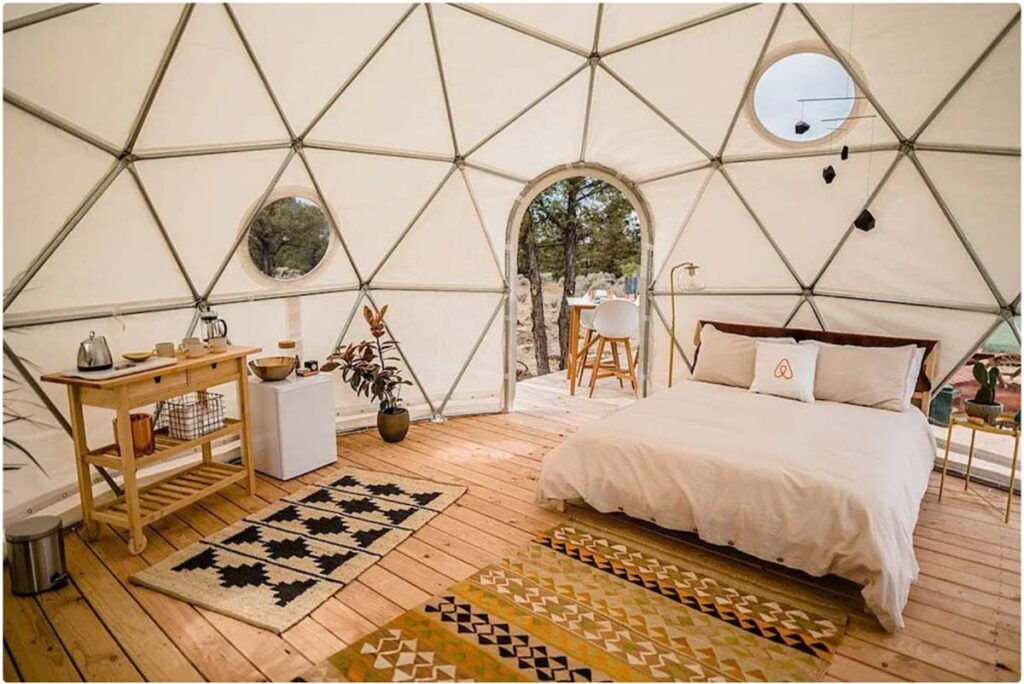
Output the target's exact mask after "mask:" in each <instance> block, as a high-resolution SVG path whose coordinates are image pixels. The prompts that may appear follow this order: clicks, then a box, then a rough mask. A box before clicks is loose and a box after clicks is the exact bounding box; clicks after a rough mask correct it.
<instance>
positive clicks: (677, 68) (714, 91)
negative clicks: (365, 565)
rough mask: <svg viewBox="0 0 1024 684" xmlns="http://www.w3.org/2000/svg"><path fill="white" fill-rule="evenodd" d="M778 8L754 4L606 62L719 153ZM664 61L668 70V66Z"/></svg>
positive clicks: (685, 128) (689, 131)
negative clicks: (669, 66)
mask: <svg viewBox="0 0 1024 684" xmlns="http://www.w3.org/2000/svg"><path fill="white" fill-rule="evenodd" d="M777 12H778V7H777V6H775V5H760V6H757V7H753V8H751V9H748V10H744V11H742V12H736V13H735V14H731V15H729V16H726V17H723V18H721V19H717V20H715V21H713V22H709V23H707V24H703V25H701V26H697V27H694V28H691V29H688V30H686V31H680V32H679V33H674V34H672V35H670V36H667V37H665V38H660V39H658V40H654V41H651V42H649V43H645V44H643V45H640V46H637V47H635V48H631V49H629V50H624V51H622V52H619V53H615V54H613V55H610V56H609V57H607V58H606V62H607V64H608V66H610V67H611V68H612V69H613V70H614V71H615V72H616V73H617V74H619V76H621V77H622V78H623V79H625V80H626V81H627V82H628V83H629V84H630V85H632V86H633V87H634V88H636V89H637V90H638V91H639V92H640V93H641V94H643V96H644V97H646V98H647V99H648V100H650V101H651V102H652V103H653V104H654V105H655V106H656V107H657V108H658V109H660V110H661V111H662V112H664V113H665V115H666V116H667V117H668V118H669V119H671V120H672V121H674V122H675V124H676V125H677V126H679V127H681V128H682V129H683V130H684V131H686V132H687V133H688V134H690V135H691V136H693V138H694V139H696V140H697V142H699V143H700V144H701V145H703V146H704V147H705V148H706V149H709V150H714V151H715V152H717V150H718V148H719V146H720V145H721V143H722V139H723V138H724V137H725V131H726V128H727V127H728V126H729V121H730V120H731V118H732V115H733V112H735V111H736V107H737V106H739V103H740V99H741V98H742V97H743V89H744V87H745V86H746V83H747V79H748V78H749V76H750V72H751V70H753V68H754V64H755V62H756V61H757V57H758V55H759V54H760V51H761V47H762V46H763V45H764V41H765V38H766V37H767V35H768V30H769V29H770V28H771V24H772V21H773V19H774V17H775V14H776V13H777ZM708 55H715V57H714V59H708V58H707V57H708ZM668 64H671V65H672V68H670V69H666V68H665V65H668ZM696 102H699V103H700V105H699V106H695V104H696Z"/></svg>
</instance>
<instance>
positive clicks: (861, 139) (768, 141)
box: [724, 5, 898, 159]
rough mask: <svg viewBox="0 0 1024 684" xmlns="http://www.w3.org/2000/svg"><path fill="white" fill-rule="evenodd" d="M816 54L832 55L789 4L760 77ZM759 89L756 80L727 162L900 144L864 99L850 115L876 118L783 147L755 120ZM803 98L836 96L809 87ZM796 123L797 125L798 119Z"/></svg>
mask: <svg viewBox="0 0 1024 684" xmlns="http://www.w3.org/2000/svg"><path fill="white" fill-rule="evenodd" d="M815 51H817V52H821V53H825V54H829V50H828V47H827V45H826V44H825V43H824V42H823V41H822V40H821V38H820V36H819V35H818V34H817V32H815V30H814V28H813V27H812V26H811V25H810V24H809V23H807V19H805V18H804V15H803V14H801V13H800V11H799V10H798V9H797V8H796V7H795V6H793V5H787V6H786V7H784V8H783V9H782V15H781V16H780V17H779V23H778V25H777V26H776V28H775V33H774V34H772V39H771V41H770V42H769V43H768V49H767V50H766V51H765V56H764V59H763V61H762V62H761V64H760V65H759V67H758V76H757V78H760V76H761V75H762V74H763V73H764V71H765V70H766V69H767V68H768V67H769V66H770V65H771V64H774V63H775V62H776V61H778V60H780V59H782V58H784V57H786V56H788V55H790V54H794V53H799V52H815ZM830 56H832V55H830ZM756 87H757V81H755V82H754V83H753V84H752V87H751V89H750V91H749V92H748V93H747V97H746V99H745V100H744V102H743V105H742V108H741V110H740V112H739V116H738V117H737V118H736V125H735V127H734V128H733V130H732V133H731V134H730V136H729V140H728V142H727V144H726V147H725V155H724V156H725V157H726V158H727V159H728V158H735V157H740V156H744V155H777V154H778V153H779V152H781V151H792V152H798V151H799V152H806V151H809V150H835V149H838V148H839V147H841V146H842V145H850V146H855V145H883V144H895V143H897V142H898V141H897V139H896V136H895V135H893V133H892V131H891V130H889V128H888V126H886V125H885V121H884V120H883V119H881V118H880V117H878V112H877V111H876V110H875V108H874V107H873V106H872V104H871V102H870V101H868V100H866V99H863V100H857V101H856V104H855V106H854V109H853V110H852V112H851V115H853V116H858V117H872V116H873V117H875V118H862V119H848V120H847V121H845V122H842V123H841V124H839V125H841V126H842V131H841V133H838V134H836V135H835V136H834V137H833V136H826V137H824V138H821V139H819V140H801V141H800V142H798V143H790V144H785V145H783V144H780V142H779V141H778V140H776V139H774V138H773V137H772V136H770V135H769V134H767V133H766V132H765V131H764V127H763V126H762V125H761V123H760V122H759V121H756V120H755V119H756V114H755V112H754V107H753V99H754V93H755V91H756ZM856 95H857V96H859V97H863V93H861V92H859V91H858V92H857V93H856ZM801 96H802V97H808V98H811V97H835V96H837V93H835V92H832V91H820V90H817V89H814V88H808V89H807V90H806V91H805V92H803V93H801ZM837 123H838V122H837ZM793 124H794V125H795V124H796V120H795V119H794V121H793Z"/></svg>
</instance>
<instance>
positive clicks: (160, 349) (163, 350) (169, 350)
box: [155, 342, 175, 359]
mask: <svg viewBox="0 0 1024 684" xmlns="http://www.w3.org/2000/svg"><path fill="white" fill-rule="evenodd" d="M155 351H156V355H157V356H164V357H167V358H170V359H173V358H174V352H175V347H174V343H173V342H157V343H156V350H155Z"/></svg>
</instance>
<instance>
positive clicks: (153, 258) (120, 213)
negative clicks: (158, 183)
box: [7, 172, 192, 314]
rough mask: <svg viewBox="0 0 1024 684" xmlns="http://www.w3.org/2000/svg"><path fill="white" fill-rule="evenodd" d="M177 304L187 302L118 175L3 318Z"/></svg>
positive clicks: (135, 198) (151, 225)
mask: <svg viewBox="0 0 1024 684" xmlns="http://www.w3.org/2000/svg"><path fill="white" fill-rule="evenodd" d="M183 299H184V300H188V301H191V299H192V295H191V293H190V292H189V289H188V286H187V284H186V283H185V279H184V278H183V277H182V275H181V271H180V270H178V267H177V265H176V264H175V263H174V258H173V257H172V256H171V251H170V249H168V247H167V243H166V242H165V241H164V238H163V236H162V235H161V234H160V229H159V228H158V227H157V225H156V223H155V222H154V221H153V217H152V215H151V214H150V213H149V209H147V207H146V204H145V202H144V201H143V199H142V195H141V194H140V193H139V190H138V188H137V187H136V186H135V181H134V180H132V177H131V176H130V175H129V174H128V173H125V172H122V173H121V175H119V176H118V177H117V179H116V180H115V181H114V182H113V184H111V186H110V187H109V188H107V190H106V191H105V192H104V193H103V195H102V196H101V197H100V198H99V200H98V201H97V202H96V204H94V205H93V207H92V208H91V209H90V210H89V213H87V214H86V215H85V217H84V218H83V219H82V221H81V222H80V223H79V224H78V225H77V226H75V229H74V230H73V231H71V234H70V235H68V237H67V238H66V239H65V240H64V242H62V243H61V245H60V247H59V248H57V251H55V252H54V253H53V254H52V255H51V256H50V258H49V259H47V261H46V263H45V264H43V267H42V268H41V269H40V270H39V272H38V273H37V274H36V276H35V277H34V278H33V279H32V280H30V281H29V283H28V285H27V286H26V288H25V289H24V290H23V291H22V292H21V294H20V295H19V296H18V297H17V299H15V300H14V303H13V304H12V305H11V307H10V308H9V309H8V310H7V313H9V314H18V313H27V312H41V311H57V310H65V309H73V310H76V312H80V311H82V310H88V309H89V308H91V307H101V308H102V307H110V306H115V305H119V304H129V303H132V302H148V303H153V302H157V301H174V300H183Z"/></svg>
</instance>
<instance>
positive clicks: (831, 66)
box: [754, 52, 856, 143]
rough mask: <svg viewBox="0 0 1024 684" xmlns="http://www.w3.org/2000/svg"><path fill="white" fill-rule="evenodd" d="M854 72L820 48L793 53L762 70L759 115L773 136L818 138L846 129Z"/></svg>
mask: <svg viewBox="0 0 1024 684" xmlns="http://www.w3.org/2000/svg"><path fill="white" fill-rule="evenodd" d="M855 95H856V88H855V86H854V83H853V79H852V78H850V74H848V73H847V72H846V69H844V68H843V66H842V65H841V64H840V63H839V62H838V61H836V60H835V59H833V58H832V57H830V56H828V55H824V54H821V53H820V52H798V53H796V54H789V55H786V56H785V57H782V58H781V59H779V60H777V61H775V62H774V63H772V65H771V66H769V67H768V68H767V69H765V70H764V72H762V74H761V77H760V78H759V79H758V80H757V85H756V86H755V88H754V115H755V116H756V117H757V120H758V122H759V123H760V124H761V126H762V127H763V128H764V129H765V130H766V131H767V132H768V133H770V134H771V135H773V136H775V137H776V138H780V139H781V140H785V141H787V142H796V143H800V142H812V141H815V140H821V139H822V138H824V137H826V136H828V135H830V134H831V133H833V132H835V131H837V130H842V129H843V128H844V124H848V122H847V119H848V118H849V117H850V115H851V114H852V113H853V108H854V105H855V104H856V100H855V99H854V97H855Z"/></svg>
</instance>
